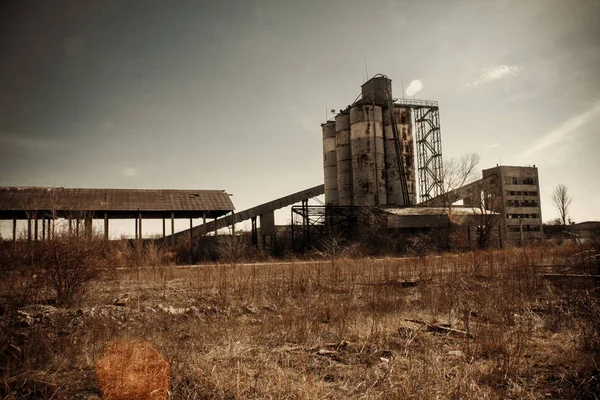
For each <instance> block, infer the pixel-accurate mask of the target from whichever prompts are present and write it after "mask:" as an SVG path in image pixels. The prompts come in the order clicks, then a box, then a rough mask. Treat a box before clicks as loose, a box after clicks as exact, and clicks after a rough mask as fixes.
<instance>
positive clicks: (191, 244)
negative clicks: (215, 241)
mask: <svg viewBox="0 0 600 400" xmlns="http://www.w3.org/2000/svg"><path fill="white" fill-rule="evenodd" d="M193 227H194V226H193V220H192V218H190V264H191V263H193V262H194V231H193Z"/></svg>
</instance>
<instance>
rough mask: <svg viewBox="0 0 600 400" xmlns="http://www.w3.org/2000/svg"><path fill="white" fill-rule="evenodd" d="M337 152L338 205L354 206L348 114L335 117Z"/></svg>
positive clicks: (344, 113) (343, 113)
mask: <svg viewBox="0 0 600 400" xmlns="http://www.w3.org/2000/svg"><path fill="white" fill-rule="evenodd" d="M335 138H336V146H337V148H336V150H337V189H338V205H340V206H351V205H353V204H354V201H353V191H352V152H351V148H350V114H348V113H347V112H342V113H340V114H338V115H337V116H336V117H335Z"/></svg>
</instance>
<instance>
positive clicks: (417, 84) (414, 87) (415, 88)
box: [406, 79, 423, 96]
mask: <svg viewBox="0 0 600 400" xmlns="http://www.w3.org/2000/svg"><path fill="white" fill-rule="evenodd" d="M421 89H423V82H421V81H420V80H418V79H415V80H414V81H412V82H411V83H410V85H408V87H407V88H406V95H407V96H414V95H415V93H417V92H419V91H421Z"/></svg>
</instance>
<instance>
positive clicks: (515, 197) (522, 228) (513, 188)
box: [483, 165, 543, 244]
mask: <svg viewBox="0 0 600 400" xmlns="http://www.w3.org/2000/svg"><path fill="white" fill-rule="evenodd" d="M483 179H484V180H487V181H488V182H495V183H496V184H497V185H498V186H497V193H496V199H495V203H496V204H495V206H494V209H495V210H496V211H497V212H499V213H500V215H501V221H499V224H500V227H501V229H502V231H503V234H504V235H503V236H504V237H505V238H506V239H507V240H509V241H511V242H513V243H521V244H522V243H526V242H530V241H532V240H537V239H541V238H542V237H543V232H542V208H541V204H540V186H539V178H538V169H537V168H536V167H535V166H533V167H515V166H507V165H501V166H496V167H494V168H489V169H484V170H483Z"/></svg>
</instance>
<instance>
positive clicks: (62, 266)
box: [34, 235, 106, 306]
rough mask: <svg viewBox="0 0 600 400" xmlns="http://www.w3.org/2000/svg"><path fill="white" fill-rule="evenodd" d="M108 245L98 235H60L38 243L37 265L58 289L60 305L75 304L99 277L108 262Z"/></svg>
mask: <svg viewBox="0 0 600 400" xmlns="http://www.w3.org/2000/svg"><path fill="white" fill-rule="evenodd" d="M105 245H106V243H105V242H104V241H103V240H102V239H99V238H96V237H89V238H78V237H75V236H72V235H59V236H58V237H57V238H56V239H53V240H51V241H47V242H40V243H38V247H37V248H36V255H35V258H34V264H35V266H36V267H37V268H38V269H39V270H40V271H42V273H43V275H44V278H45V279H46V281H47V282H48V284H49V286H50V287H51V288H52V289H53V290H54V294H55V296H56V304H57V305H59V306H71V305H73V304H74V303H75V302H76V301H77V300H79V299H80V298H81V296H82V295H83V294H84V293H85V290H86V288H87V286H88V285H89V284H90V283H91V282H92V281H93V280H95V279H96V278H97V277H98V276H99V274H100V268H101V267H102V266H103V265H104V262H103V261H104V249H105Z"/></svg>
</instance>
